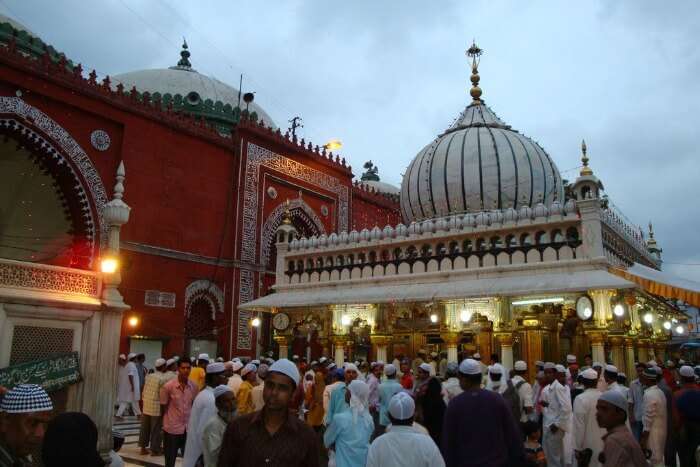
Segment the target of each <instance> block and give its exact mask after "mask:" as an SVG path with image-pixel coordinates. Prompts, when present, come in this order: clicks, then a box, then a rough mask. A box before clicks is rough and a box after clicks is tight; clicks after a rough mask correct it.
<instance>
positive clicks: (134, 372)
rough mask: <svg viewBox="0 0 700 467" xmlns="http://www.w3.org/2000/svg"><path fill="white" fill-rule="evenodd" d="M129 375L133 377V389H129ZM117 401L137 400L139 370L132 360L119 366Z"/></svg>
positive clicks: (139, 391)
mask: <svg viewBox="0 0 700 467" xmlns="http://www.w3.org/2000/svg"><path fill="white" fill-rule="evenodd" d="M129 376H132V377H133V381H134V390H133V392H132V391H131V384H130V383H129ZM117 389H118V391H117V392H118V393H117V402H133V401H138V400H139V396H138V395H140V394H141V389H140V388H139V371H138V369H137V368H136V364H135V363H134V362H128V363H127V364H126V366H120V367H119V384H118V388H117Z"/></svg>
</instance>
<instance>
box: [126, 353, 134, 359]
mask: <svg viewBox="0 0 700 467" xmlns="http://www.w3.org/2000/svg"><path fill="white" fill-rule="evenodd" d="M135 356H136V354H135V353H133V352H131V353H130V354H129V355H128V356H127V357H126V358H127V359H129V360H131V359H132V358H134V357H135Z"/></svg>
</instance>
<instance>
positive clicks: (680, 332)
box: [676, 325, 685, 334]
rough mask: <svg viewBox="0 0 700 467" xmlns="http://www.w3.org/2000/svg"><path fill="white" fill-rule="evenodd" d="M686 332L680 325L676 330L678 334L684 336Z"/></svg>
mask: <svg viewBox="0 0 700 467" xmlns="http://www.w3.org/2000/svg"><path fill="white" fill-rule="evenodd" d="M684 331H685V329H684V328H683V326H680V325H679V326H678V327H677V328H676V334H683V332H684Z"/></svg>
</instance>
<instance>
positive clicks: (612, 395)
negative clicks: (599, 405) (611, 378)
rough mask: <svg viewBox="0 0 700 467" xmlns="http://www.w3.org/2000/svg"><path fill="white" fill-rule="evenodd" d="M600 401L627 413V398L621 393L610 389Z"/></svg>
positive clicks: (602, 395)
mask: <svg viewBox="0 0 700 467" xmlns="http://www.w3.org/2000/svg"><path fill="white" fill-rule="evenodd" d="M599 400H601V401H605V402H607V403H609V404H612V405H614V406H615V407H617V408H619V409H622V410H624V411H627V409H628V407H627V404H628V403H627V398H626V397H625V396H623V395H622V393H621V392H620V391H616V390H614V389H609V390H607V391H605V392H604V393H603V394H601V395H600V398H599Z"/></svg>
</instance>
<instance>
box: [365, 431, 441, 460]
mask: <svg viewBox="0 0 700 467" xmlns="http://www.w3.org/2000/svg"><path fill="white" fill-rule="evenodd" d="M388 465H401V466H402V467H444V466H445V461H444V460H443V458H442V455H441V454H440V450H439V449H438V447H437V446H436V445H435V442H433V439H432V438H431V437H430V436H425V435H423V434H420V433H417V432H416V431H415V430H414V429H413V428H412V427H408V426H392V428H391V431H388V432H387V433H384V434H383V435H381V436H379V437H378V438H377V439H375V440H374V441H373V442H372V444H371V445H370V447H369V452H368V453H367V467H383V466H388Z"/></svg>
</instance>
